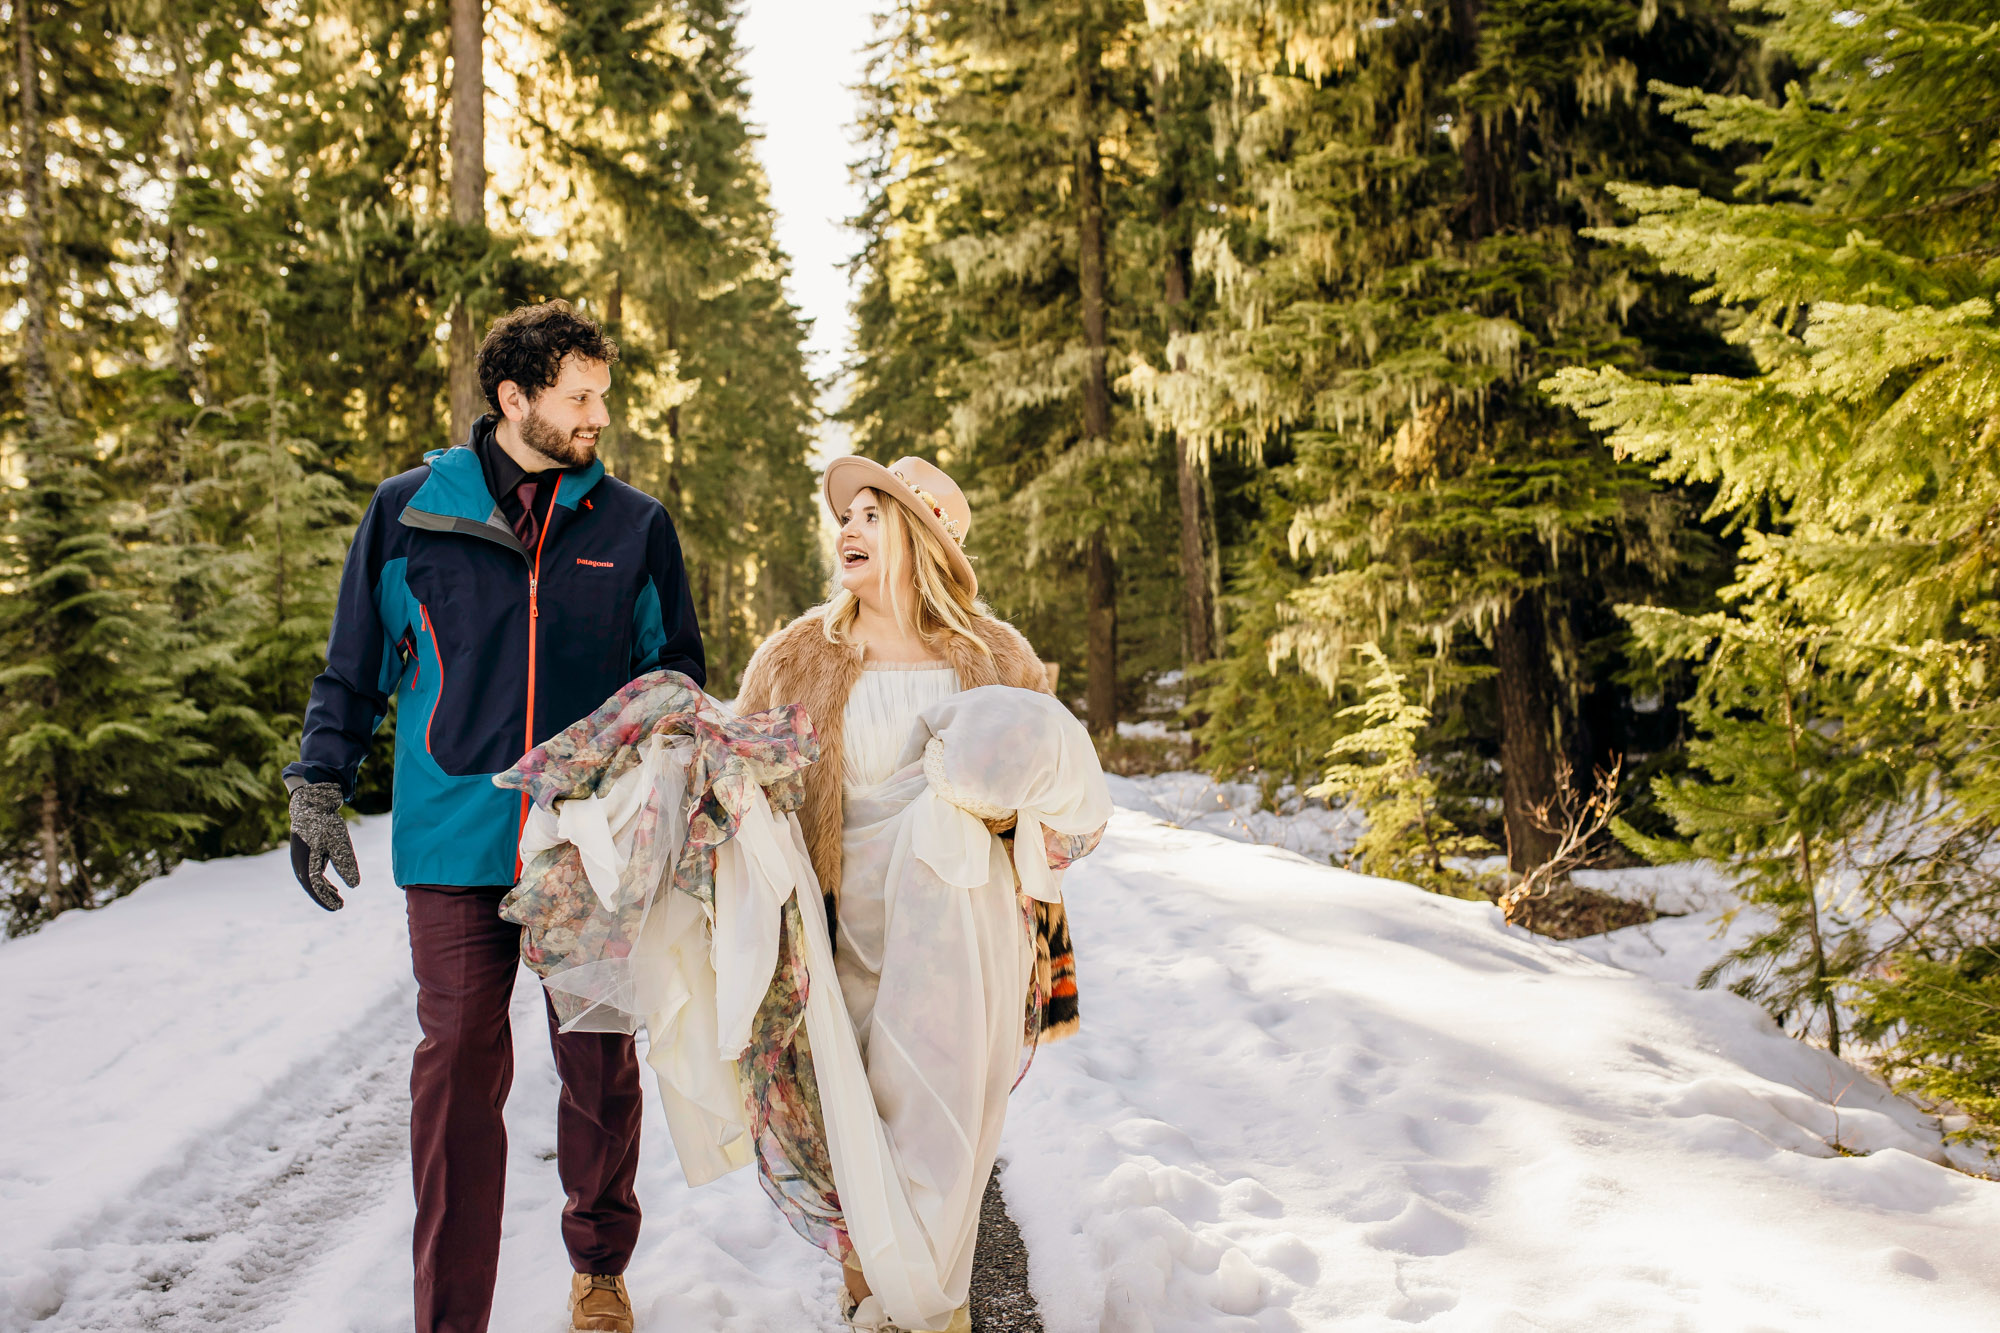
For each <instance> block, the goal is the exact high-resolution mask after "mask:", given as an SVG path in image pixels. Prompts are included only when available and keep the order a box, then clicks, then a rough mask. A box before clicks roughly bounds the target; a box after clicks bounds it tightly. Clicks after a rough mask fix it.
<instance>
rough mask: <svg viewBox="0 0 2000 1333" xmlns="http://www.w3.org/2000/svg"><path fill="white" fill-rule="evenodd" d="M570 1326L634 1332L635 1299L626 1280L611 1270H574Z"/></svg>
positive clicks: (597, 1332) (583, 1331) (586, 1332)
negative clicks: (626, 1287) (582, 1271)
mask: <svg viewBox="0 0 2000 1333" xmlns="http://www.w3.org/2000/svg"><path fill="white" fill-rule="evenodd" d="M569 1326H570V1327H571V1328H572V1329H576V1330H579V1331H580V1333H632V1298H631V1297H630V1296H629V1295H627V1294H626V1291H625V1279H624V1278H622V1277H613V1276H611V1275H610V1274H608V1273H572V1274H571V1275H570V1279H569Z"/></svg>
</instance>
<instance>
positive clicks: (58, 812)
mask: <svg viewBox="0 0 2000 1333" xmlns="http://www.w3.org/2000/svg"><path fill="white" fill-rule="evenodd" d="M38 7H39V6H38V5H36V4H34V3H33V0H14V6H13V9H14V62H15V63H14V78H15V85H16V87H17V88H18V89H19V93H20V98H21V109H20V116H21V121H20V124H21V201H22V204H23V205H24V207H25V215H24V216H23V217H22V219H21V257H22V260H23V261H24V264H25V267H26V270H27V271H26V274H25V275H24V281H23V283H22V293H21V294H22V304H23V306H24V307H25V309H24V310H23V312H22V313H23V318H22V321H21V396H22V399H23V407H24V408H25V411H24V413H23V418H24V419H23V421H22V434H23V435H24V437H25V442H26V444H27V451H26V452H27V457H26V458H25V459H24V460H23V462H24V464H25V467H26V470H27V472H28V476H29V479H30V482H31V483H32V482H33V480H34V479H35V477H36V475H37V474H38V473H42V472H43V471H44V470H45V469H54V468H57V467H60V466H62V463H61V460H59V459H56V458H52V457H50V456H49V455H50V451H52V450H54V449H57V448H59V447H60V443H61V441H60V438H59V437H60V435H61V430H62V423H61V422H60V421H59V420H58V417H57V411H56V394H55V383H54V380H53V379H52V378H51V376H50V374H49V268H48V200H47V192H48V153H47V150H46V149H44V148H43V146H42V85H41V68H40V63H39V61H38V60H37V52H36V50H35V32H34V22H33V18H32V17H31V14H30V11H31V10H32V9H35V8H38ZM18 498H19V499H21V500H25V501H27V502H29V503H32V502H33V498H31V497H18ZM37 498H38V497H37ZM44 554H47V553H46V552H44ZM42 564H43V562H42V561H38V560H36V558H35V556H34V554H33V553H32V552H31V553H29V555H28V573H29V574H30V575H38V574H40V573H42V572H43V570H42V569H41V568H37V565H42ZM44 567H46V566H45V565H44ZM44 688H46V689H47V690H48V692H49V694H50V695H51V696H52V697H51V698H49V699H48V700H46V701H45V702H46V703H47V705H48V707H49V708H50V709H51V711H53V709H54V707H55V705H56V699H55V698H54V697H53V696H55V695H56V694H57V693H58V692H59V690H60V686H59V685H58V684H57V683H55V682H53V681H52V682H49V683H48V684H47V685H46V686H45V687H44ZM64 816H65V802H64V801H63V793H62V786H61V783H60V780H59V775H58V774H57V773H55V772H53V771H52V772H50V773H49V774H48V775H47V776H46V777H45V778H44V779H43V781H42V791H41V801H40V809H39V811H38V812H37V820H36V823H37V824H38V826H39V827H38V829H37V831H38V833H39V834H40V841H41V844H42V911H43V913H50V914H52V913H54V912H57V911H60V910H61V909H62V906H63V873H62V844H63V837H64V832H65V829H66V825H67V823H68V821H67V819H66V818H65V817H64Z"/></svg>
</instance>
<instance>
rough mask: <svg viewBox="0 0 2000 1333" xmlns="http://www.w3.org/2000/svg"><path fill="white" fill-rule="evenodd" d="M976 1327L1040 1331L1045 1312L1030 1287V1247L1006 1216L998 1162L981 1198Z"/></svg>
mask: <svg viewBox="0 0 2000 1333" xmlns="http://www.w3.org/2000/svg"><path fill="white" fill-rule="evenodd" d="M1004 1165H1005V1163H1002V1164H1001V1166H1004ZM972 1330H973V1333H1042V1312H1041V1311H1040V1310H1037V1309H1036V1308H1035V1297H1034V1295H1033V1293H1031V1292H1030V1291H1029V1290H1028V1251H1027V1249H1026V1248H1025V1247H1024V1246H1023V1245H1022V1244H1021V1232H1020V1230H1019V1228H1017V1227H1016V1226H1015V1225H1014V1219H1013V1218H1011V1217H1009V1216H1007V1203H1006V1200H1004V1199H1003V1198H1001V1196H1000V1168H998V1167H996V1168H995V1169H994V1172H993V1175H992V1177H991V1178H990V1179H989V1180H988V1181H987V1182H986V1197H985V1198H984V1199H982V1200H980V1203H979V1241H978V1247H977V1249H975V1251H974V1252H973V1258H972Z"/></svg>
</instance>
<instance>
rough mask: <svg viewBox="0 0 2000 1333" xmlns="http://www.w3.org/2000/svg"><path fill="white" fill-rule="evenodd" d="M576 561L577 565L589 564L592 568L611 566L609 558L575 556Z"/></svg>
mask: <svg viewBox="0 0 2000 1333" xmlns="http://www.w3.org/2000/svg"><path fill="white" fill-rule="evenodd" d="M576 563H578V564H579V565H589V566H590V567H591V568H592V569H610V568H611V562H610V561H609V560H585V559H584V558H583V557H582V556H578V557H577V558H576Z"/></svg>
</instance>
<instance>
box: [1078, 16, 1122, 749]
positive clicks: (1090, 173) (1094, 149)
mask: <svg viewBox="0 0 2000 1333" xmlns="http://www.w3.org/2000/svg"><path fill="white" fill-rule="evenodd" d="M1097 19H1098V16H1097V7H1096V5H1095V4H1093V3H1092V0H1084V4H1083V7H1082V21H1081V22H1080V23H1079V25H1078V27H1077V42H1076V232H1077V261H1076V271H1077V287H1078V295H1079V297H1080V303H1081V305H1082V308H1083V339H1084V348H1085V351H1086V353H1087V359H1086V361H1085V365H1084V380H1083V434H1084V438H1085V440H1086V441H1105V440H1109V439H1110V438H1111V387H1110V385H1109V383H1108V382H1107V380H1106V376H1105V364H1104V363H1105V349H1106V346H1107V344H1108V339H1107V336H1106V332H1105V282H1104V164H1103V161H1102V160H1101V159H1100V158H1099V156H1098V146H1097V99H1098V96H1099V88H1100V85H1101V83H1102V78H1103V76H1102V72H1101V70H1100V68H1099V66H1100V63H1101V61H1100V55H1099V33H1098V30H1097ZM1084 605H1085V614H1086V617H1087V622H1086V623H1087V629H1088V644H1087V649H1086V652H1087V658H1086V671H1087V673H1088V675H1089V680H1088V681H1087V682H1086V692H1085V700H1084V702H1085V711H1086V712H1087V713H1088V714H1089V722H1090V729H1091V730H1092V731H1094V732H1097V733H1098V734H1100V735H1106V734H1109V733H1110V732H1112V731H1114V730H1115V729H1116V728H1117V725H1118V567H1117V564H1116V562H1115V561H1113V559H1112V558H1111V547H1110V544H1109V542H1107V541H1106V539H1105V533H1104V529H1103V528H1102V527H1101V526H1100V527H1099V528H1098V530H1097V531H1096V532H1095V533H1093V534H1092V536H1091V538H1090V542H1089V545H1088V547H1087V548H1086V549H1085V552H1084Z"/></svg>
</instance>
